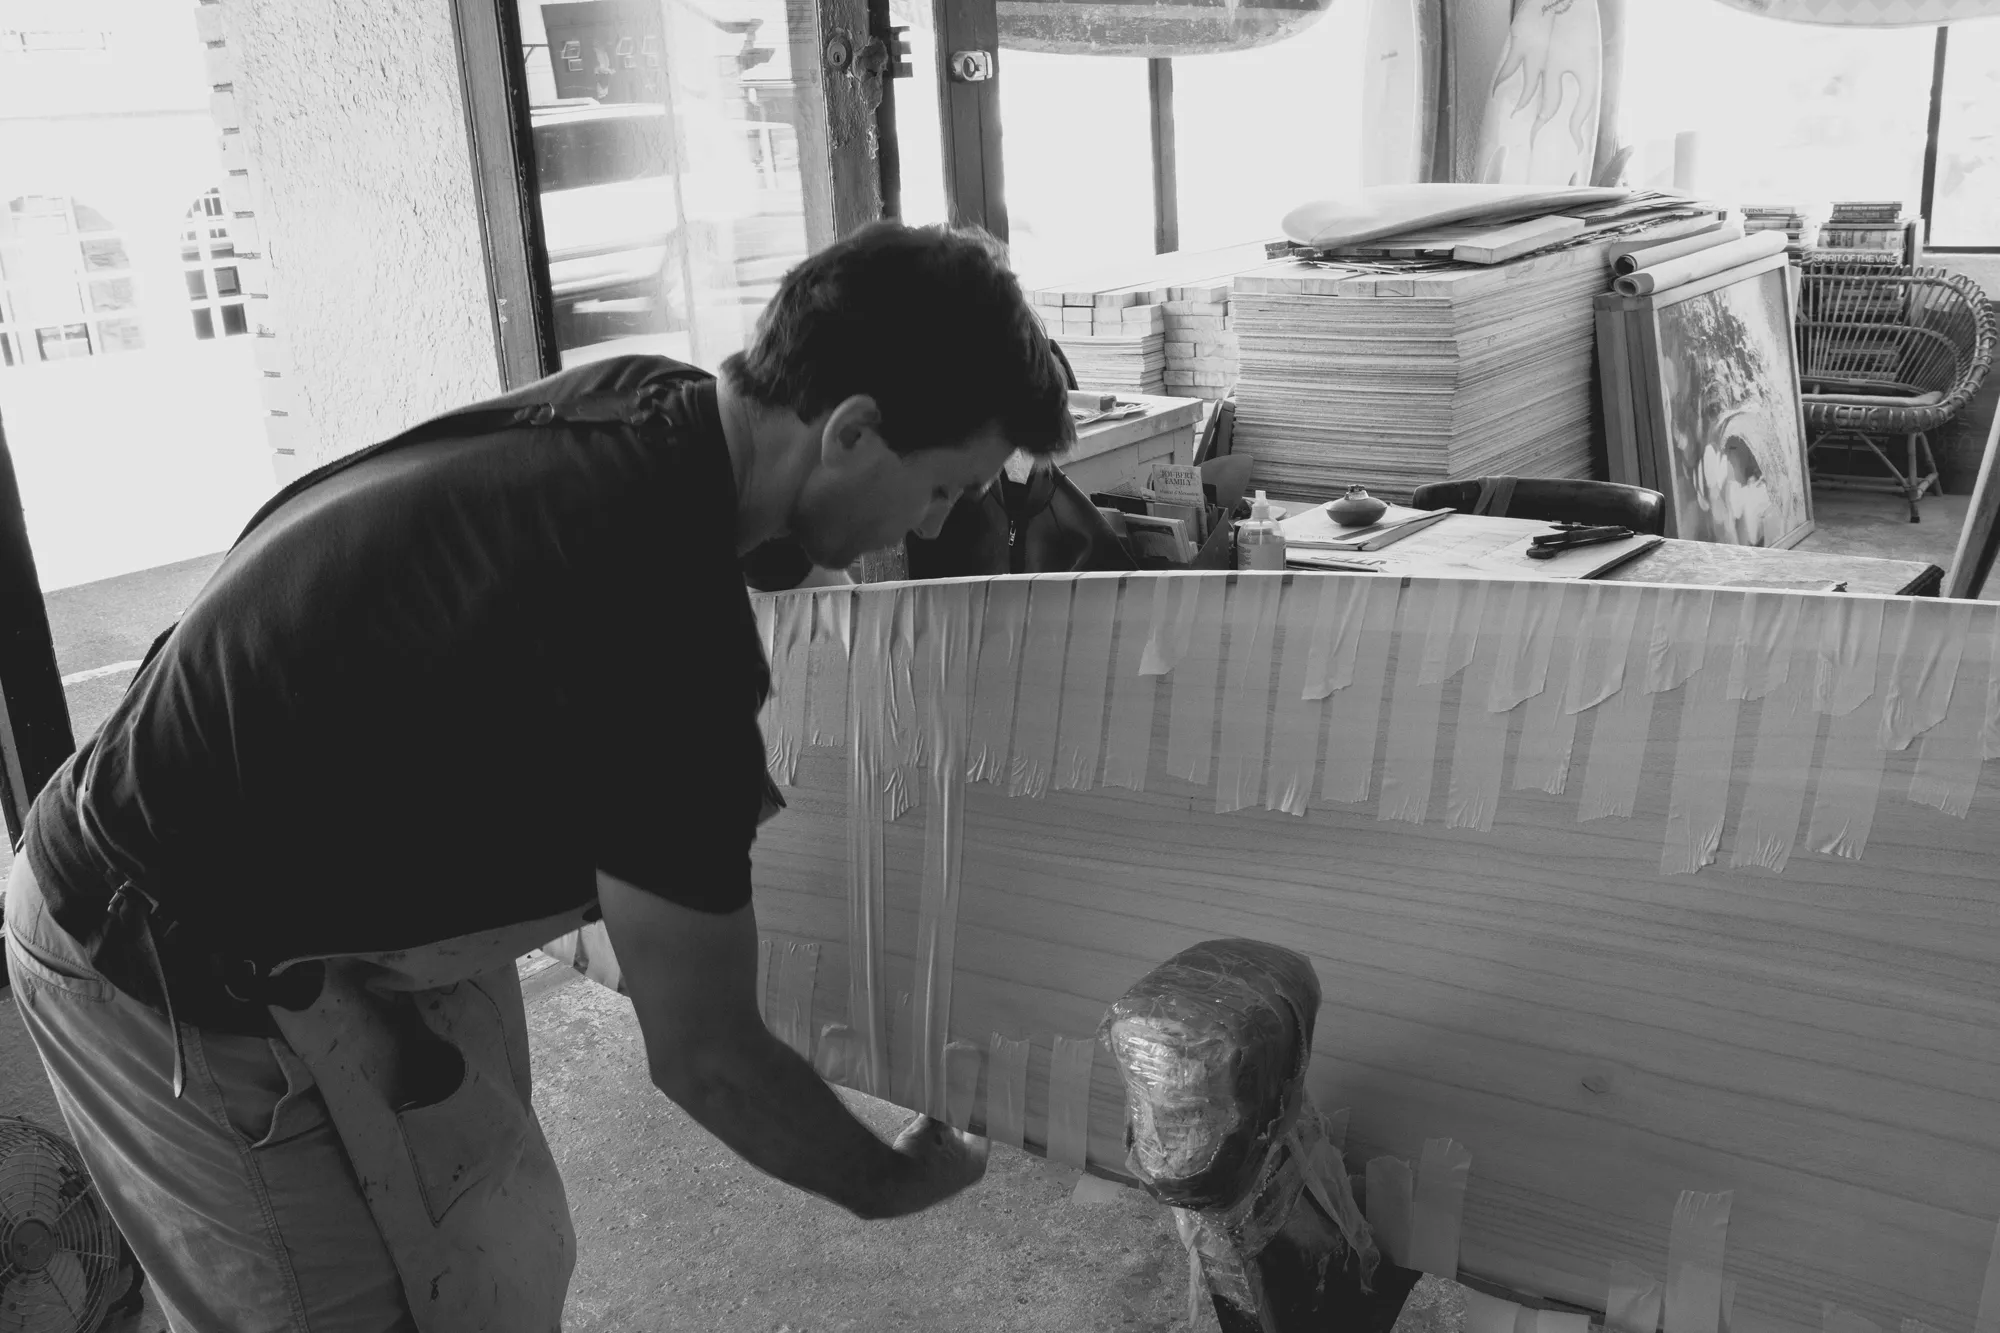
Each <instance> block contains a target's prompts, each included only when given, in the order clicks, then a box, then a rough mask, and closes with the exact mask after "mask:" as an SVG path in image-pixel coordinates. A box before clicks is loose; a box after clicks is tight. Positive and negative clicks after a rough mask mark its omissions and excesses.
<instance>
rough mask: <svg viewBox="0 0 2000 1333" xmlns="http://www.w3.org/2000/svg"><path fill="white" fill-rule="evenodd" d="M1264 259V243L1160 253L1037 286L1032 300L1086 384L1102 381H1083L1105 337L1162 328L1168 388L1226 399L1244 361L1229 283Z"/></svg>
mask: <svg viewBox="0 0 2000 1333" xmlns="http://www.w3.org/2000/svg"><path fill="white" fill-rule="evenodd" d="M1265 262H1266V256H1265V252H1264V246H1263V244H1262V243H1261V242H1260V243H1258V244H1255V245H1238V246H1231V247H1229V248H1227V249H1222V250H1204V251H1195V252H1189V253H1185V254H1182V253H1175V254H1166V255H1156V256H1153V257H1152V258H1150V259H1147V260H1143V261H1140V262H1138V263H1131V264H1124V265H1120V266H1117V267H1107V268H1099V269H1096V270H1093V271H1090V272H1087V273H1082V274H1078V275H1076V276H1075V277H1073V278H1070V279H1068V280H1066V281H1063V282H1060V283H1053V284H1044V285H1042V286H1040V287H1037V288H1035V289H1033V290H1031V291H1030V292H1029V299H1030V300H1031V301H1032V302H1033V303H1034V306H1035V310H1036V313H1038V314H1039V315H1041V317H1042V322H1043V324H1044V326H1045V327H1046V328H1047V329H1048V331H1049V336H1050V337H1052V338H1054V339H1055V340H1056V341H1057V342H1059V343H1061V344H1062V348H1063V351H1064V352H1065V353H1066V354H1067V355H1068V356H1069V359H1070V363H1071V364H1072V365H1073V366H1074V367H1075V368H1076V373H1077V382H1078V383H1079V384H1080V385H1082V386H1083V387H1085V388H1095V387H1100V386H1098V385H1094V384H1092V383H1091V382H1090V381H1088V380H1086V379H1085V377H1084V361H1090V362H1092V363H1093V364H1095V363H1097V361H1098V359H1099V349H1100V344H1101V343H1102V342H1103V341H1105V340H1112V341H1116V340H1122V339H1129V338H1130V337H1132V336H1133V333H1134V331H1135V328H1138V329H1148V330H1150V329H1153V328H1157V329H1158V330H1159V332H1160V334H1161V346H1160V353H1161V357H1162V362H1161V366H1162V370H1161V375H1160V380H1161V383H1162V385H1163V386H1164V391H1165V392H1166V393H1167V394H1170V395H1172V396H1174V397H1177V398H1208V399H1216V398H1224V397H1227V396H1228V394H1229V390H1230V388H1231V387H1232V386H1233V385H1234V384H1235V383H1236V377H1237V374H1238V371H1239V368H1240V365H1241V359H1240V355H1239V351H1238V346H1237V341H1236V334H1235V331H1234V329H1233V328H1232V326H1231V323H1230V317H1229V290H1230V282H1231V280H1232V279H1233V278H1234V277H1235V276H1236V275H1237V274H1238V273H1242V272H1245V271H1248V270H1250V269H1253V268H1256V267H1259V266H1260V265H1262V264H1264V263H1265ZM1156 321H1157V322H1156ZM1079 354H1081V359H1079ZM1101 387H1105V388H1130V387H1132V386H1129V385H1123V384H1120V385H1110V384H1107V385H1103V386H1101ZM1142 392H1149V393H1158V392H1161V390H1160V389H1150V390H1142Z"/></svg>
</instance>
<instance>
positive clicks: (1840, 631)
mask: <svg viewBox="0 0 2000 1333" xmlns="http://www.w3.org/2000/svg"><path fill="white" fill-rule="evenodd" d="M1905 614H1906V613H1905V612H1904V611H1903V609H1902V608H1900V607H1899V608H1897V622H1896V623H1893V624H1891V625H1890V626H1889V632H1886V633H1885V629H1884V625H1885V622H1884V615H1883V605H1882V603H1880V602H1870V603H1863V604H1857V605H1852V606H1850V605H1847V604H1845V603H1838V604H1836V605H1835V607H1834V608H1832V609H1830V610H1829V611H1828V612H1827V616H1826V620H1825V623H1824V626H1823V628H1822V632H1821V639H1820V644H1821V648H1820V673H1819V683H1820V697H1821V699H1822V701H1823V703H1824V711H1828V712H1831V713H1832V714H1833V719H1832V721H1831V722H1829V723H1828V724H1827V731H1826V743H1825V746H1824V748H1823V750H1822V752H1821V757H1820V764H1819V781H1818V782H1817V783H1816V784H1815V786H1814V789H1813V808H1812V822H1811V824H1810V825H1809V826H1808V827H1807V829H1806V846H1808V847H1809V848H1811V849H1812V850H1813V851H1815V852H1820V853H1823V854H1825V855H1829V856H1842V857H1846V858H1848V859H1850V860H1856V861H1858V860H1860V859H1861V854H1862V852H1863V851H1865V850H1866V849H1867V846H1868V835H1869V833H1871V832H1872V831H1873V829H1874V826H1875V804H1876V800H1877V798H1878V797H1879V796H1880V795H1881V791H1882V771H1883V767H1884V765H1885V763H1886V762H1887V760H1888V757H1889V754H1888V751H1887V750H1885V749H1883V747H1882V735H1883V725H1884V724H1883V714H1884V708H1883V695H1884V693H1885V691H1884V689H1882V688H1878V684H1880V683H1881V681H1882V677H1883V676H1884V675H1886V674H1887V671H1888V669H1889V668H1890V666H1891V665H1892V664H1891V663H1888V662H1885V661H1883V659H1884V658H1885V657H1887V656H1888V655H1889V654H1890V653H1891V652H1893V651H1894V649H1893V645H1894V644H1895V643H1896V642H1897V640H1898V639H1899V638H1900V634H1899V633H1898V631H1900V630H1901V629H1902V628H1903V626H1902V624H1901V623H1900V622H1901V620H1902V619H1903V617H1904V615H1905Z"/></svg>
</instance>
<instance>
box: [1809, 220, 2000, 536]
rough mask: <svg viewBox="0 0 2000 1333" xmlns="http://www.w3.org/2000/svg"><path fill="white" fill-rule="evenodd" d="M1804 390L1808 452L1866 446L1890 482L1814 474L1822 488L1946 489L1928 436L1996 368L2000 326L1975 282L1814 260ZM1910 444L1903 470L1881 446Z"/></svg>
mask: <svg viewBox="0 0 2000 1333" xmlns="http://www.w3.org/2000/svg"><path fill="white" fill-rule="evenodd" d="M1798 340H1799V388H1800V390H1801V394H1802V397H1803V399H1804V406H1805V420H1806V437H1807V452H1808V454H1809V455H1810V454H1816V453H1818V452H1819V451H1820V450H1821V449H1824V448H1828V447H1831V446H1835V445H1839V446H1843V447H1844V449H1845V451H1846V452H1847V453H1849V454H1851V453H1852V452H1853V450H1854V449H1855V448H1856V447H1857V446H1859V447H1865V448H1867V449H1868V450H1869V451H1870V452H1872V453H1873V454H1874V455H1875V457H1876V458H1877V459H1878V460H1880V461H1881V463H1882V465H1883V466H1884V467H1886V468H1887V469H1888V470H1889V476H1888V477H1881V478H1876V477H1865V476H1854V475H1851V474H1842V475H1831V474H1827V473H1815V474H1814V477H1813V480H1814V482H1815V483H1816V484H1818V485H1822V486H1847V487H1852V488H1856V489H1868V490H1887V491H1892V492H1900V493H1901V494H1902V495H1903V496H1904V497H1905V498H1906V499H1907V500H1908V502H1909V505H1910V522H1912V523H1915V522H1918V521H1919V520H1918V515H1917V501H1918V500H1919V499H1920V498H1922V496H1923V495H1924V493H1925V492H1926V491H1927V490H1930V489H1932V488H1934V487H1935V486H1936V485H1937V462H1936V460H1935V459H1934V458H1933V457H1932V455H1931V444H1930V434H1931V432H1932V431H1935V430H1937V429H1938V428H1939V427H1941V426H1944V425H1945V424H1946V423H1948V422H1949V421H1951V419H1952V418H1953V417H1954V416H1956V415H1957V414H1958V410H1959V409H1960V408H1961V407H1963V406H1965V404H1966V402H1967V400H1969V399H1970V398H1971V397H1972V395H1973V394H1974V393H1975V392H1976V391H1977V390H1978V388H1979V385H1980V382H1981V381H1982V380H1984V379H1985V378H1986V371H1987V368H1988V367H1989V366H1990V365H1991V364H1992V361H1993V345H1994V319H1993V311H1992V308H1991V307H1990V306H1988V305H1987V303H1986V294H1985V293H1984V292H1982V291H1980V289H1979V285H1978V284H1977V283H1975V282H1973V281H1972V280H1971V279H1970V278H1967V277H1964V276H1962V275H1960V274H1956V273H1946V272H1944V271H1943V270H1942V269H1935V268H1917V269H1910V268H1898V267H1894V266H1888V265H1879V264H1866V263H1855V262H1852V261H1829V260H1812V261H1808V262H1807V263H1805V264H1804V265H1803V266H1802V277H1801V282H1800V286H1799V308H1798ZM1897 436H1900V437H1902V439H1903V442H1904V447H1905V450H1906V453H1907V461H1906V462H1905V463H1904V464H1903V465H1902V466H1898V465H1897V463H1896V462H1895V461H1893V460H1892V458H1891V457H1890V455H1889V453H1888V452H1887V451H1885V450H1884V448H1883V443H1884V442H1885V441H1887V442H1889V443H1890V445H1891V447H1893V444H1894V437H1897Z"/></svg>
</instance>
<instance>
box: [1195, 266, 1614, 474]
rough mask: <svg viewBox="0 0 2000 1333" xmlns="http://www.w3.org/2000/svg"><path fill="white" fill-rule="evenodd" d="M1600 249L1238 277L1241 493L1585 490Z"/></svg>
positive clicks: (1281, 269)
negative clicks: (1503, 481)
mask: <svg viewBox="0 0 2000 1333" xmlns="http://www.w3.org/2000/svg"><path fill="white" fill-rule="evenodd" d="M1609 244H1610V243H1609V242H1608V241H1606V242H1602V243H1595V244H1586V245H1578V246H1575V247H1573V248H1570V249H1566V250H1558V251H1553V252H1550V253H1547V254H1542V255H1537V256H1533V257H1530V258H1526V259H1520V260H1515V261H1513V262H1511V263H1506V264H1498V265H1489V266H1464V265H1458V266H1452V267H1440V268H1433V269H1429V270H1425V269H1410V270H1405V271H1404V272H1403V273H1402V274H1399V275H1398V274H1370V273H1365V272H1357V271H1355V270H1353V269H1343V268H1340V267H1325V266H1314V265H1310V264H1302V263H1299V262H1297V261H1294V260H1276V261H1273V262H1271V263H1269V264H1266V265H1263V266H1261V267H1260V268H1258V269H1255V270H1253V271H1251V272H1249V273H1246V274H1243V275H1241V276H1239V277H1238V278H1237V279H1236V282H1235V291H1234V295H1233V297H1232V300H1231V304H1230V309H1231V314H1232V317H1233V319H1234V321H1235V332H1236V334H1237V336H1238V338H1240V339H1241V341H1242V349H1243V373H1242V378H1241V379H1240V380H1239V381H1238V384H1237V389H1236V436H1235V448H1236V449H1237V450H1238V451H1240V452H1245V453H1249V454H1253V455H1255V457H1256V459H1257V465H1256V471H1255V473H1254V474H1253V476H1254V482H1253V484H1254V485H1256V486H1259V487H1262V488H1264V489H1266V490H1268V491H1270V492H1271V493H1273V494H1275V495H1294V496H1322V495H1327V494H1331V493H1334V492H1336V491H1338V490H1340V489H1341V488H1344V487H1346V486H1350V485H1361V486H1366V487H1367V488H1368V489H1369V490H1370V491H1371V492H1376V493H1379V494H1381V495H1382V497H1383V498H1385V499H1391V500H1406V499H1408V497H1409V495H1410V492H1411V491H1412V490H1414V489H1415V488H1416V487H1418V486H1420V485H1422V484H1424V483H1425V482H1430V481H1444V480H1448V479H1451V478H1458V477H1478V476H1488V475H1496V474H1511V475H1516V476H1534V477H1588V476H1591V475H1593V473H1594V471H1595V467H1594V463H1593V456H1592V443H1591V440H1592V412H1593V396H1592V381H1591V373H1592V358H1593V354H1594V348H1595V333H1594V328H1593V314H1592V305H1591V302H1592V300H1593V298H1594V297H1595V296H1596V295H1597V294H1598V293H1599V292H1601V291H1602V290H1603V289H1604V282H1605V276H1606V267H1605V265H1606V262H1607V259H1606V250H1607V249H1608V247H1609Z"/></svg>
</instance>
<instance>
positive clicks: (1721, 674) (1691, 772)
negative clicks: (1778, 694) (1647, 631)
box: [1660, 593, 1762, 875]
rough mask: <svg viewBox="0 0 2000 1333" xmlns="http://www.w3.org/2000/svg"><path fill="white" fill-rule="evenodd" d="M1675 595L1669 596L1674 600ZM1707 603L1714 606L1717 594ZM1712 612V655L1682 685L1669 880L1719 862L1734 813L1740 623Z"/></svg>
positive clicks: (1705, 624)
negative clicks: (1725, 827)
mask: <svg viewBox="0 0 2000 1333" xmlns="http://www.w3.org/2000/svg"><path fill="white" fill-rule="evenodd" d="M1675 596H1676V594H1673V593H1670V594H1668V600H1673V599H1674V597H1675ZM1707 600H1709V601H1711V602H1712V600H1713V597H1712V595H1711V596H1710V597H1708V598H1707ZM1662 605H1663V607H1664V603H1663V604H1662ZM1708 610H1709V608H1708V607H1706V606H1704V607H1703V608H1701V610H1700V611H1699V613H1698V621H1699V626H1700V629H1701V631H1702V632H1703V633H1704V634H1705V635H1706V639H1707V644H1706V647H1707V651H1706V652H1705V653H1704V654H1703V655H1702V657H1701V659H1700V665H1699V666H1698V667H1696V668H1695V669H1693V670H1692V671H1690V672H1689V673H1688V674H1686V675H1683V676H1681V677H1680V680H1679V682H1678V683H1679V684H1680V685H1681V687H1682V694H1681V732H1680V739H1679V743H1678V744H1677V746H1676V748H1675V751H1674V780H1673V790H1672V794H1671V796H1670V797H1669V802H1668V806H1667V836H1666V843H1665V846H1664V847H1662V848H1661V850H1660V873H1661V874H1663V875H1692V874H1694V873H1695V872H1696V871H1698V870H1700V869H1701V868H1702V867H1703V866H1705V865H1708V864H1710V863H1711V862H1713V861H1714V860H1715V853H1716V850H1717V849H1718V848H1720V847H1721V846H1722V824H1723V820H1724V818H1725V817H1726V816H1727V814H1728V806H1729V772H1730V767H1731V765H1732V763H1733V762H1734V760H1735V756H1736V723H1737V711H1738V709H1740V708H1741V707H1742V701H1741V699H1740V698H1732V697H1731V695H1730V690H1729V687H1730V684H1731V683H1732V680H1733V678H1734V676H1735V670H1734V664H1733V662H1732V657H1733V649H1734V647H1735V645H1736V643H1737V631H1738V628H1739V624H1740V622H1738V621H1737V618H1736V617H1731V616H1713V617H1711V616H1710V615H1709V614H1708ZM1692 628H1693V627H1692V626H1691V627H1690V630H1692ZM1760 674H1762V673H1760Z"/></svg>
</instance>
